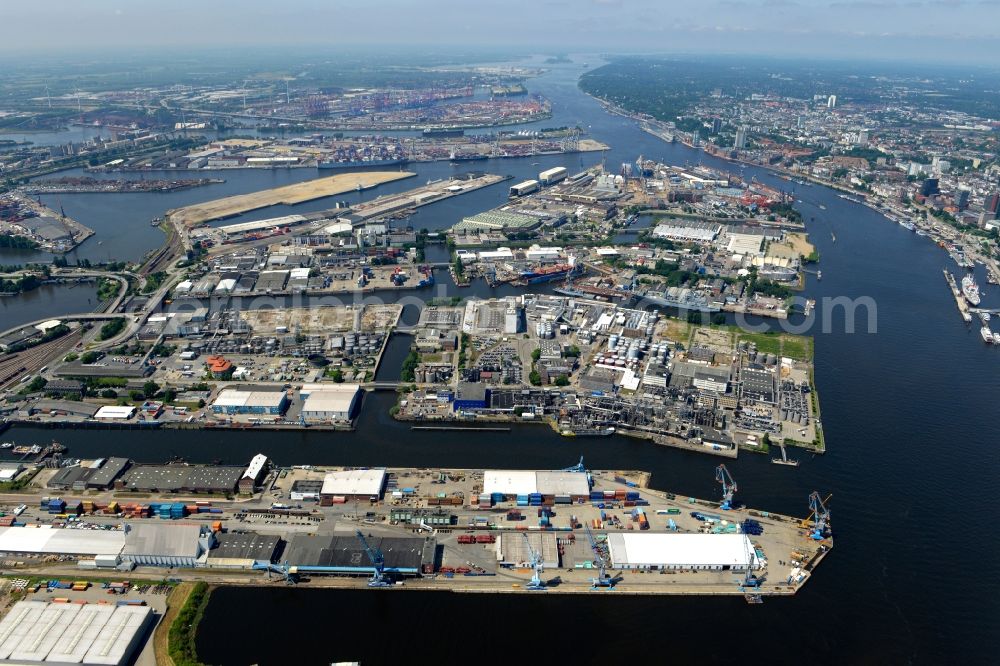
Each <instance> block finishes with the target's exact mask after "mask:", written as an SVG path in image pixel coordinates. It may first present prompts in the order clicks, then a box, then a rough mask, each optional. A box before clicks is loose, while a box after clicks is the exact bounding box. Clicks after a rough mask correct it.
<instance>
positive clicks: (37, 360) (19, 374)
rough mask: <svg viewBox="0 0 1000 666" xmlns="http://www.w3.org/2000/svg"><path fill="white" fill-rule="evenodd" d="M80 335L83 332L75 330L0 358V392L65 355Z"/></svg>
mask: <svg viewBox="0 0 1000 666" xmlns="http://www.w3.org/2000/svg"><path fill="white" fill-rule="evenodd" d="M82 335H83V332H82V331H81V330H80V329H77V330H75V331H72V332H70V333H67V334H66V335H64V336H63V337H61V338H57V339H55V340H51V341H50V342H46V343H43V344H40V345H38V346H36V347H31V348H29V349H25V350H24V351H21V352H17V353H15V354H10V355H9V356H0V391H2V390H6V389H9V388H11V387H13V386H16V385H17V384H18V383H20V381H21V379H23V378H24V376H25V375H33V374H35V373H36V372H38V371H39V370H40V369H41V368H42V367H44V366H45V365H47V364H48V363H49V362H50V361H51V360H52V359H53V358H58V357H59V356H62V355H63V354H65V353H67V352H68V351H69V350H70V349H72V348H73V347H75V346H76V343H77V342H79V341H80V338H81V337H82Z"/></svg>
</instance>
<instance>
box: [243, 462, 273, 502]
mask: <svg viewBox="0 0 1000 666" xmlns="http://www.w3.org/2000/svg"><path fill="white" fill-rule="evenodd" d="M268 462H269V461H268V459H267V456H265V455H264V454H263V453H258V454H257V455H255V456H254V457H253V458H252V459H251V460H250V464H249V465H247V469H246V471H245V472H243V476H241V477H240V480H239V483H238V486H239V489H240V492H241V493H247V494H249V493H252V492H253V491H254V490H255V489H256V488H257V486H259V485H260V483H261V481H263V480H264V477H265V476H266V475H267V468H268Z"/></svg>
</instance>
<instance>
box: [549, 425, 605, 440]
mask: <svg viewBox="0 0 1000 666" xmlns="http://www.w3.org/2000/svg"><path fill="white" fill-rule="evenodd" d="M559 434H560V435H562V436H563V437H610V436H611V435H613V434H615V429H614V427H613V426H608V427H607V428H567V429H565V430H561V431H560V432H559Z"/></svg>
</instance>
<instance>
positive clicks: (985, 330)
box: [14, 326, 994, 453]
mask: <svg viewBox="0 0 1000 666" xmlns="http://www.w3.org/2000/svg"><path fill="white" fill-rule="evenodd" d="M979 334H980V335H981V336H983V342H985V343H986V344H988V345H991V344H993V342H994V338H993V331H991V330H990V327H989V326H983V327H982V328H981V329H979ZM14 452H15V453H17V449H14Z"/></svg>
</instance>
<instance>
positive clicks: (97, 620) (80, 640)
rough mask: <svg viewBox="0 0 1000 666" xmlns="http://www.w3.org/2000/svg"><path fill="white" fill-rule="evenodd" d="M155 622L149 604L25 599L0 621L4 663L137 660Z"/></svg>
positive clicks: (110, 665) (113, 664) (107, 665)
mask: <svg viewBox="0 0 1000 666" xmlns="http://www.w3.org/2000/svg"><path fill="white" fill-rule="evenodd" d="M152 624H153V609H151V608H150V607H149V606H131V605H122V606H111V605H106V604H85V605H82V604H64V603H47V602H44V601H19V602H17V603H16V604H14V607H13V608H11V610H10V612H9V613H7V616H6V617H4V619H3V621H2V622H0V664H22V665H23V664H35V663H45V664H58V665H64V664H65V665H68V664H83V665H84V666H87V665H102V666H118V665H120V664H127V663H133V661H134V659H133V657H134V656H135V654H136V653H137V652H139V651H140V649H141V647H142V645H143V643H144V642H145V640H146V636H147V633H148V630H149V628H150V626H151V625H152Z"/></svg>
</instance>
